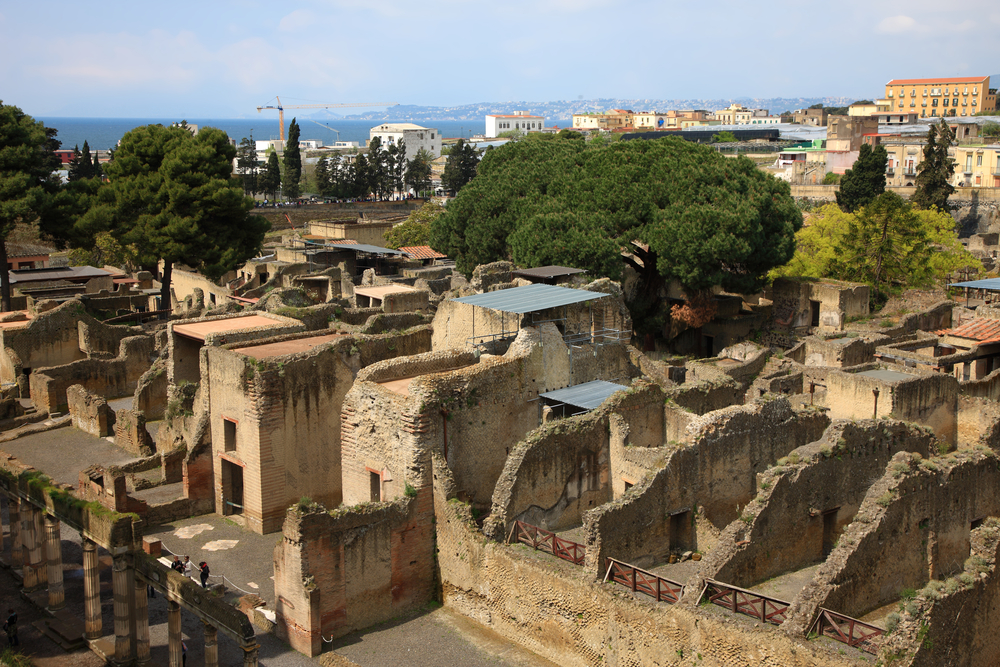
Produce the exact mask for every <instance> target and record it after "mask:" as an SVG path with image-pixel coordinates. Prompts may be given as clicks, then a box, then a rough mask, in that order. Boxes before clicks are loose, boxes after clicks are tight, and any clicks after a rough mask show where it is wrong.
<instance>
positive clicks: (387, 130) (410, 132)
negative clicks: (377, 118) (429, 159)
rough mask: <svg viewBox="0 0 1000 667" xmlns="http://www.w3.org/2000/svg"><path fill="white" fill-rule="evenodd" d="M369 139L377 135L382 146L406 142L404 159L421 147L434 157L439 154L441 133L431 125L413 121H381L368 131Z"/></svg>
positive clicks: (408, 158) (409, 158)
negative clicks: (415, 123) (427, 125)
mask: <svg viewBox="0 0 1000 667" xmlns="http://www.w3.org/2000/svg"><path fill="white" fill-rule="evenodd" d="M368 136H369V141H370V140H371V139H374V138H375V137H378V138H379V139H380V140H381V141H382V148H389V146H392V145H394V144H398V143H399V142H400V141H404V142H406V159H407V160H412V159H413V157H414V156H415V155H416V154H417V152H418V151H419V150H420V149H421V148H423V149H424V150H425V151H427V152H428V153H430V154H431V155H432V156H434V157H438V156H439V155H441V133H440V132H438V131H437V130H436V129H434V128H433V127H421V126H420V125H414V124H413V123H383V124H382V125H379V126H378V127H373V128H372V129H371V130H369V131H368Z"/></svg>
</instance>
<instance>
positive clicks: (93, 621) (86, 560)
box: [80, 535, 104, 639]
mask: <svg viewBox="0 0 1000 667" xmlns="http://www.w3.org/2000/svg"><path fill="white" fill-rule="evenodd" d="M80 537H81V539H82V541H83V622H84V637H86V638H87V639H100V638H101V635H102V634H103V632H104V628H103V625H102V619H101V582H100V579H99V578H98V563H97V545H96V544H94V543H93V542H91V541H90V540H88V539H87V538H86V537H83V536H82V535H81V536H80Z"/></svg>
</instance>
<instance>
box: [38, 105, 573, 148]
mask: <svg viewBox="0 0 1000 667" xmlns="http://www.w3.org/2000/svg"><path fill="white" fill-rule="evenodd" d="M484 116H485V115H484ZM292 117H293V116H292V114H290V113H286V114H285V131H286V132H287V127H288V123H290V122H291V120H292ZM37 119H38V120H40V121H42V122H43V123H44V124H45V126H46V127H54V128H55V129H57V130H59V134H58V135H57V137H56V138H57V139H58V140H59V141H61V142H62V147H63V148H70V149H71V148H73V147H74V146H81V147H82V146H83V142H84V141H85V140H86V142H87V145H88V146H89V147H90V149H91V150H102V151H103V150H108V149H110V148H114V147H115V145H117V143H118V140H119V139H121V138H122V136H123V135H124V134H125V133H126V132H128V131H129V130H132V129H133V128H136V127H140V126H142V125H150V124H156V123H160V124H162V125H169V124H170V123H174V122H179V121H181V120H186V121H187V122H188V123H189V124H192V125H197V126H199V127H217V128H219V129H221V130H223V131H225V132H226V133H227V134H228V135H229V136H230V137H231V138H233V139H236V141H237V142H239V141H240V140H242V139H243V137H247V138H249V137H250V136H251V133H252V134H253V138H254V139H255V140H257V139H277V138H278V117H277V114H276V113H272V114H270V115H267V116H265V115H261V116H260V117H259V118H60V117H49V116H39V117H37ZM382 122H398V123H418V124H420V125H425V126H427V127H433V128H435V129H437V130H438V131H439V132H440V133H441V135H442V136H444V137H447V138H450V137H466V138H468V137H470V136H472V135H476V134H482V133H483V132H484V131H485V130H486V121H485V118H484V117H480V118H479V120H478V121H426V120H415V119H412V118H403V119H400V118H393V119H389V121H381V120H379V121H372V120H359V119H344V118H338V119H333V118H329V119H327V118H324V119H323V120H321V121H320V120H316V121H315V122H314V120H313V119H311V118H307V117H305V116H300V117H298V124H299V127H300V128H301V134H300V137H301V138H302V139H303V140H318V141H322V142H324V143H325V144H332V143H333V142H334V141H337V140H338V137H339V140H340V141H357V142H359V143H361V144H362V145H363V143H364V142H365V141H367V140H368V136H369V130H370V129H371V128H372V127H374V126H375V125H378V124H380V123H382ZM546 122H547V124H548V125H549V126H551V125H553V124H556V125H559V127H568V126H569V125H571V124H572V121H570V120H557V119H550V120H547V121H546ZM334 130H338V131H339V135H338V133H337V132H334Z"/></svg>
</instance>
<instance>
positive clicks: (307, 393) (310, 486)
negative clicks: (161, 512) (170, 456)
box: [206, 327, 430, 533]
mask: <svg viewBox="0 0 1000 667" xmlns="http://www.w3.org/2000/svg"><path fill="white" fill-rule="evenodd" d="M301 337H302V336H301V335H294V334H293V335H290V336H281V337H278V338H276V339H265V340H264V341H258V342H259V343H261V344H263V343H266V342H269V341H270V342H273V341H275V340H278V341H280V340H288V339H293V338H301ZM233 347H237V346H236V345H228V346H226V348H209V349H208V350H207V352H206V354H207V355H208V358H209V363H208V367H209V369H210V374H211V376H210V383H209V384H210V387H211V389H210V391H211V411H210V412H211V415H212V416H213V421H212V426H211V428H212V441H213V442H214V443H215V445H214V447H215V450H216V451H218V452H221V451H222V449H223V447H224V444H223V443H224V434H223V430H224V421H223V418H228V419H230V420H232V421H235V422H236V429H237V433H236V441H237V451H236V453H235V455H236V456H237V457H238V459H239V460H241V461H242V462H243V463H244V464H245V466H246V468H245V470H244V501H245V504H246V510H245V512H244V516H245V517H246V519H247V521H248V523H249V524H250V526H251V527H252V529H253V530H256V531H258V532H263V533H268V532H273V531H276V530H279V529H280V528H281V524H282V522H283V521H284V519H285V509H286V508H287V507H288V506H289V505H291V504H292V503H294V502H295V501H296V500H298V499H299V498H300V497H302V496H307V497H310V498H312V499H313V500H315V501H317V502H319V503H322V504H324V505H326V506H327V507H337V506H338V505H340V503H341V500H342V497H343V494H342V488H341V484H342V481H341V480H342V465H341V430H340V426H341V424H340V415H341V410H342V407H343V404H344V397H345V396H346V395H347V393H348V391H349V390H350V389H351V387H352V385H353V384H354V379H355V375H356V374H357V372H358V371H359V370H360V369H361V368H362V367H363V366H365V365H366V364H370V363H377V361H376V360H384V359H387V358H393V357H396V356H400V357H404V358H405V357H407V356H409V355H415V354H419V353H421V352H423V351H425V350H427V349H429V347H430V331H429V330H428V328H427V327H422V328H419V329H416V330H414V331H411V332H410V333H406V334H397V333H390V334H380V335H375V336H351V337H345V338H340V339H336V340H334V341H332V342H331V343H329V344H324V345H320V346H318V347H316V348H313V349H312V350H309V351H307V352H302V353H298V354H293V355H286V356H281V357H272V358H267V359H262V360H256V359H254V358H252V357H249V356H246V355H243V354H239V353H234V352H232V351H231V349H232V348H233ZM221 474H222V472H221V470H217V471H215V478H216V479H215V485H214V487H215V489H216V496H217V497H216V503H217V506H219V507H221V504H220V503H221V496H220V495H219V494H221V487H222V478H221ZM257 508H260V509H259V510H257ZM255 510H256V511H255Z"/></svg>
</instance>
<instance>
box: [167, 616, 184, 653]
mask: <svg viewBox="0 0 1000 667" xmlns="http://www.w3.org/2000/svg"><path fill="white" fill-rule="evenodd" d="M167 648H168V650H169V653H168V658H167V665H168V666H169V667H181V655H182V650H181V605H180V603H178V602H174V601H173V600H167Z"/></svg>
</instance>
